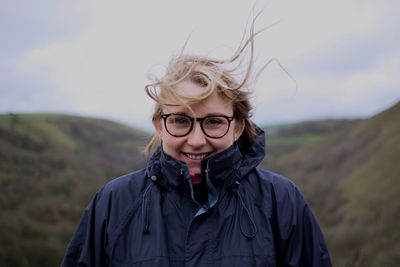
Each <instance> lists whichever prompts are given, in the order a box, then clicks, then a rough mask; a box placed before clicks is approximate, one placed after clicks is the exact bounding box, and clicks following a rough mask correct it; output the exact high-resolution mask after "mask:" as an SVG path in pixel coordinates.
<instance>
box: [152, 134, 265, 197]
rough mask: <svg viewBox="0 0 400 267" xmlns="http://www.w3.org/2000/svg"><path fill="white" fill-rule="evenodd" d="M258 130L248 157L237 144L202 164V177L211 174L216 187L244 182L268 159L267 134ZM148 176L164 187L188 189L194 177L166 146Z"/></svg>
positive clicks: (153, 163)
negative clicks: (266, 151) (251, 172)
mask: <svg viewBox="0 0 400 267" xmlns="http://www.w3.org/2000/svg"><path fill="white" fill-rule="evenodd" d="M256 129H257V132H258V136H257V137H256V138H255V140H254V142H253V143H252V145H251V146H250V147H248V148H246V152H245V153H244V154H242V152H241V151H240V149H239V146H238V145H237V143H236V142H235V143H233V144H232V145H231V146H230V147H229V148H227V149H225V150H224V151H221V152H220V153H217V154H215V155H212V156H210V157H208V158H206V159H204V160H203V161H202V162H201V169H202V175H204V173H205V172H209V174H210V175H209V177H210V179H211V182H212V183H213V184H214V186H216V187H221V186H223V184H225V183H226V182H227V181H229V180H232V178H234V180H240V179H242V177H245V176H246V174H247V173H248V172H249V171H250V170H252V169H254V168H255V167H256V166H257V165H258V164H259V163H260V162H261V161H262V160H263V159H264V156H265V133H264V131H263V130H261V129H260V128H258V127H257V128H256ZM146 173H147V176H148V177H150V178H151V179H152V180H153V182H155V183H156V184H157V185H158V186H160V187H162V188H168V189H172V190H174V189H184V188H188V185H189V183H188V180H189V179H190V175H189V170H188V167H187V165H186V163H185V162H183V161H179V160H176V159H174V158H172V157H171V156H169V155H168V154H166V153H165V152H164V150H163V149H162V146H160V147H159V148H158V149H157V150H156V152H155V153H154V154H153V155H152V157H151V158H150V160H149V163H148V166H147V170H146Z"/></svg>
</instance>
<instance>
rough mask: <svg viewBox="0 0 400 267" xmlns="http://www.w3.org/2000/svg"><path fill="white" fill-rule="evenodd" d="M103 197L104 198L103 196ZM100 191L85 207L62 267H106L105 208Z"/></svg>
mask: <svg viewBox="0 0 400 267" xmlns="http://www.w3.org/2000/svg"><path fill="white" fill-rule="evenodd" d="M103 197H104V196H103ZM104 201H106V200H105V199H102V194H101V191H100V192H99V193H97V194H96V195H95V196H94V198H93V199H92V200H91V202H90V203H89V205H88V206H87V207H86V209H85V211H84V214H83V216H82V218H81V221H80V222H79V224H78V227H77V229H76V231H75V233H74V235H73V237H72V239H71V241H70V243H69V245H68V248H67V251H66V253H65V256H64V259H63V261H62V263H61V266H62V267H69V266H74V267H75V266H87V267H89V266H106V261H107V257H106V252H105V246H106V244H107V238H106V225H107V220H106V216H105V215H106V213H107V211H106V207H107V205H104V204H105V203H104Z"/></svg>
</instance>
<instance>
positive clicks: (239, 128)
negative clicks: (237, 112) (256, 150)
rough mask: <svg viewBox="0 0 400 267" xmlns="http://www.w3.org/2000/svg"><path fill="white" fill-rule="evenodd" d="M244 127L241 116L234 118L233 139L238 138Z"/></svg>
mask: <svg viewBox="0 0 400 267" xmlns="http://www.w3.org/2000/svg"><path fill="white" fill-rule="evenodd" d="M244 127H245V122H244V119H243V118H241V119H236V120H235V129H234V131H235V132H234V138H235V141H237V140H238V139H239V138H240V136H242V133H243V131H244Z"/></svg>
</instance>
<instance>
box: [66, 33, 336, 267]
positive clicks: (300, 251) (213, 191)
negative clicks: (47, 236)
mask: <svg viewBox="0 0 400 267" xmlns="http://www.w3.org/2000/svg"><path fill="white" fill-rule="evenodd" d="M255 35H256V33H254V32H253V30H251V33H250V37H249V38H248V39H247V41H245V42H244V43H243V44H242V45H241V46H240V47H239V49H238V52H237V53H235V54H234V55H233V56H232V58H230V59H228V60H222V61H219V60H214V59H210V58H205V57H199V56H191V55H184V54H181V55H179V56H177V57H175V58H173V59H172V60H171V62H170V64H169V66H168V68H167V72H166V74H165V75H164V76H163V77H162V78H160V79H156V80H154V81H153V83H152V84H150V85H148V86H146V92H147V93H148V95H149V96H150V97H151V98H152V99H153V100H155V102H156V106H155V112H154V114H153V125H154V128H155V130H156V134H155V136H154V138H153V139H152V141H151V142H150V144H149V145H148V147H147V149H146V152H147V153H148V154H149V155H151V158H150V159H149V161H148V165H147V167H146V168H144V169H142V170H138V171H135V172H133V173H130V174H127V175H125V176H122V177H119V178H117V179H114V180H113V181H111V182H109V183H108V184H106V185H105V186H104V187H103V188H102V189H101V190H100V191H99V192H98V193H97V194H96V196H95V197H94V198H93V200H92V202H91V203H90V204H89V206H88V207H87V209H86V210H85V214H84V216H83V218H82V220H81V223H80V224H79V226H78V229H77V231H76V233H75V235H74V237H73V239H72V241H71V242H70V244H69V247H68V251H67V253H66V256H65V258H64V261H63V266H174V267H175V266H178V267H179V266H229V267H234V266H240V267H243V266H264V267H265V266H271V267H272V266H298V267H300V266H314V267H317V266H321V267H322V266H331V263H330V258H329V253H328V250H327V248H326V245H325V241H324V238H323V236H322V233H321V231H320V228H319V225H318V223H317V221H316V219H315V217H314V215H313V213H312V211H311V209H310V207H309V206H308V204H307V203H306V201H305V200H304V198H303V196H302V194H301V193H300V191H299V190H298V188H297V186H296V185H294V184H293V183H292V182H291V181H290V180H288V179H287V178H285V177H282V176H280V175H278V174H275V173H272V172H270V171H267V170H263V169H259V168H257V165H258V164H259V163H260V162H261V161H262V159H263V158H264V153H265V148H264V142H265V135H264V132H263V131H262V130H261V129H260V128H258V127H257V126H256V125H255V124H254V123H252V121H251V120H250V115H251V109H252V107H251V104H250V101H249V95H250V91H249V89H248V80H249V77H250V74H251V70H252V64H253V42H254V37H255ZM246 49H249V50H250V53H249V54H250V61H249V66H248V67H247V68H246V72H245V75H244V77H243V78H242V79H241V80H240V82H239V81H237V80H236V78H235V75H234V72H235V71H236V70H238V68H239V66H240V64H241V63H240V62H242V57H243V56H244V55H245V53H244V51H245V50H246ZM235 63H237V65H236V66H234V67H233V68H232V64H235ZM229 66H230V67H229Z"/></svg>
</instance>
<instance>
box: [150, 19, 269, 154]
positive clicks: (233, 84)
mask: <svg viewBox="0 0 400 267" xmlns="http://www.w3.org/2000/svg"><path fill="white" fill-rule="evenodd" d="M253 25H254V21H253V24H252V27H251V29H250V36H249V37H248V38H247V40H245V41H244V42H243V40H242V42H241V44H240V46H239V48H238V50H237V51H236V52H235V53H234V54H233V56H232V57H231V58H229V59H226V60H216V59H212V58H208V57H202V56H195V55H186V54H182V53H181V54H179V55H178V56H175V57H173V58H172V59H171V60H170V62H169V64H168V66H167V69H166V73H165V75H164V76H163V77H162V78H154V79H153V83H151V84H148V85H146V87H145V90H146V93H147V94H148V95H149V96H150V97H151V98H152V99H153V100H154V101H155V102H156V106H155V111H154V114H153V121H154V120H156V119H160V116H161V114H162V107H163V105H166V104H171V103H173V104H176V105H182V106H185V107H187V108H188V109H189V110H191V108H190V105H193V104H196V103H199V102H201V101H202V100H204V99H206V98H208V97H209V96H211V95H212V94H213V93H214V92H217V93H218V94H220V95H221V96H222V97H224V98H225V99H227V100H228V101H230V102H231V103H232V109H233V116H234V118H235V119H243V121H244V123H245V127H244V131H243V133H242V135H241V136H240V138H239V139H238V141H237V142H238V145H239V147H240V149H241V151H242V152H244V151H245V150H246V147H249V146H250V145H251V144H252V143H253V141H254V139H255V137H256V136H257V131H256V129H255V126H254V125H253V123H252V122H251V121H250V117H251V115H252V113H251V110H252V105H251V103H250V94H251V91H250V89H249V88H248V87H249V85H248V83H249V80H250V76H251V72H252V67H253V60H254V59H253V57H254V37H255V36H256V35H257V34H258V33H260V32H261V31H258V32H256V33H255V32H254V30H253V28H254V27H253ZM247 50H250V51H249V52H250V53H249V59H248V65H247V67H246V68H245V73H244V75H243V78H242V79H241V81H240V82H238V81H237V79H236V78H235V77H236V76H237V71H238V69H239V68H240V67H241V66H242V63H243V61H244V58H245V56H246V53H245V52H246V51H247ZM182 81H191V82H193V83H195V84H197V85H199V86H201V87H203V88H204V90H202V92H201V93H199V94H198V95H195V96H192V95H190V96H188V95H184V94H182V93H181V92H180V91H179V90H176V85H177V84H178V83H180V82H182ZM159 144H160V140H159V137H158V136H157V135H154V136H153V138H152V140H151V141H150V143H149V144H148V145H147V147H146V148H145V151H144V152H145V154H147V155H149V154H151V153H153V152H154V150H155V149H156V148H157V146H159Z"/></svg>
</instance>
